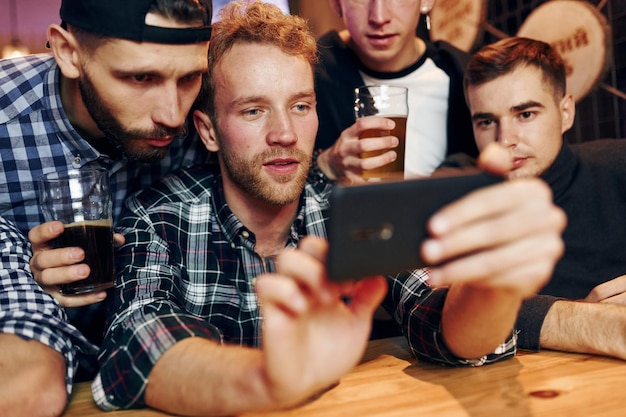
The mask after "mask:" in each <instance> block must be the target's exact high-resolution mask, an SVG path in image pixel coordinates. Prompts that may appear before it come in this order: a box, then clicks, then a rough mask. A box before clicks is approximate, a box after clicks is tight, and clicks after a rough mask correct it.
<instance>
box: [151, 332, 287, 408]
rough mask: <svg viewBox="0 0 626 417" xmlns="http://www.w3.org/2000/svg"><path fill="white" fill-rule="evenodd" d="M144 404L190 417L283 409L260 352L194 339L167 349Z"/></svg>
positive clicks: (154, 370)
mask: <svg viewBox="0 0 626 417" xmlns="http://www.w3.org/2000/svg"><path fill="white" fill-rule="evenodd" d="M146 403H147V404H148V405H149V406H150V407H153V408H157V409H160V410H163V411H167V412H170V413H176V414H182V415H190V416H223V415H234V414H238V413H241V412H244V411H250V410H255V411H256V410H264V409H273V408H277V406H280V404H279V401H278V400H276V399H273V398H271V396H270V394H269V392H268V390H267V383H266V379H265V374H264V368H263V356H262V351H261V350H260V349H252V348H246V347H240V346H224V345H219V344H217V343H216V342H213V341H210V340H207V339H203V338H200V337H192V338H188V339H185V340H182V341H180V342H178V343H177V344H176V345H174V346H173V347H172V348H170V349H169V350H167V351H166V352H165V353H164V354H163V356H162V357H161V358H159V360H158V361H157V363H156V364H155V366H154V368H153V369H152V371H151V372H150V377H149V382H148V386H147V388H146Z"/></svg>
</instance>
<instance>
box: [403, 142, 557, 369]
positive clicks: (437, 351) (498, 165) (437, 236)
mask: <svg viewBox="0 0 626 417" xmlns="http://www.w3.org/2000/svg"><path fill="white" fill-rule="evenodd" d="M502 151H504V150H503V149H502V148H500V147H497V146H491V147H487V148H486V150H485V151H483V154H481V158H480V163H481V166H483V168H486V169H488V170H489V171H491V172H495V173H498V172H503V171H505V170H506V168H507V166H508V165H507V161H508V160H509V157H508V155H507V154H506V153H504V154H503V153H502ZM505 152H506V151H505ZM565 223H566V219H565V215H564V214H563V212H562V210H560V209H558V208H557V207H556V206H554V204H553V203H552V195H551V192H550V189H549V188H548V187H547V185H546V184H545V183H543V182H542V181H540V180H538V179H524V180H515V181H507V182H504V183H501V184H497V185H494V186H491V187H486V188H484V189H481V190H477V191H475V192H473V193H470V194H469V195H467V196H465V197H464V198H462V199H460V200H458V201H456V202H454V203H452V204H450V205H448V206H446V207H444V208H443V209H441V210H440V211H439V212H437V213H435V215H434V216H433V217H432V218H431V220H430V221H429V225H428V227H429V231H430V233H431V235H432V238H431V239H429V240H427V241H426V242H425V243H424V245H423V247H422V256H423V258H424V259H425V260H426V261H427V262H429V263H430V264H433V265H438V266H437V267H435V268H432V269H430V270H428V278H427V279H428V283H429V285H430V286H431V287H435V288H437V287H443V286H448V287H449V290H448V292H447V294H446V295H445V296H442V295H441V293H442V289H436V290H434V291H433V293H432V295H431V294H430V293H429V292H428V291H425V292H420V293H419V294H420V296H419V297H418V298H416V300H415V306H409V305H405V306H404V307H403V308H402V311H396V312H394V313H393V314H394V317H396V320H399V321H401V322H403V323H404V327H405V331H406V332H407V335H408V337H409V342H410V344H411V346H412V347H414V353H416V355H417V356H418V357H420V355H424V358H426V359H429V360H434V361H441V362H443V363H450V362H451V361H450V357H449V355H450V354H452V355H454V356H456V357H458V358H467V359H475V360H474V361H472V362H470V363H469V364H476V363H478V364H480V363H485V362H486V361H489V360H491V359H490V358H489V357H487V358H481V357H483V356H485V355H489V353H490V352H493V351H494V349H496V348H497V347H498V345H499V344H501V343H502V342H503V341H504V340H506V338H507V336H508V335H511V332H512V329H513V326H514V324H515V319H516V317H517V312H518V310H519V307H520V305H521V303H522V301H523V300H524V299H525V298H527V297H530V296H532V295H533V294H534V293H536V291H537V290H538V289H539V288H541V287H542V286H543V285H545V283H546V282H547V280H548V279H549V277H550V276H551V274H552V270H553V268H554V265H555V263H556V261H557V260H558V259H559V258H560V256H561V254H562V253H563V242H562V239H561V232H562V230H563V228H564V227H565ZM418 284H419V283H418ZM405 285H406V284H405ZM413 285H414V284H410V285H409V287H411V286H413ZM400 287H402V286H400ZM391 288H392V292H393V290H394V288H395V286H394V285H392V287H391ZM412 291H414V292H415V290H414V289H412ZM437 299H439V301H436V302H435V301H433V300H437ZM396 300H406V299H405V297H397V298H396ZM405 304H406V301H405ZM423 304H425V305H428V307H426V308H424V307H423ZM432 306H434V307H432ZM392 309H393V307H392ZM425 312H426V313H425ZM407 314H408V315H416V316H417V319H413V318H408V319H407V318H405V317H402V316H403V315H407ZM429 315H432V316H431V317H428V316H429ZM438 315H439V317H438ZM420 316H421V318H420ZM407 323H409V324H410V323H413V324H412V326H413V327H414V328H415V327H418V326H430V329H429V332H423V331H420V330H417V331H416V330H415V329H414V330H411V329H408V330H407V327H406V326H407ZM427 333H429V334H431V335H432V336H429V337H430V338H431V340H430V341H429V342H424V341H420V340H416V341H411V337H413V335H417V334H422V335H423V334H427ZM439 333H440V334H439ZM439 338H441V340H439ZM442 342H443V343H442ZM504 346H509V347H510V348H506V347H505V348H503V347H501V348H500V349H498V352H500V353H502V350H503V349H505V350H506V349H509V350H511V349H512V348H514V343H511V342H507V343H506V345H504ZM446 350H447V351H448V352H447V353H444V354H442V353H441V352H444V351H446ZM513 351H514V350H513ZM509 356H510V353H509ZM496 358H497V356H496ZM457 362H458V363H456V362H454V361H452V362H451V363H452V364H455V363H456V364H463V362H462V361H457Z"/></svg>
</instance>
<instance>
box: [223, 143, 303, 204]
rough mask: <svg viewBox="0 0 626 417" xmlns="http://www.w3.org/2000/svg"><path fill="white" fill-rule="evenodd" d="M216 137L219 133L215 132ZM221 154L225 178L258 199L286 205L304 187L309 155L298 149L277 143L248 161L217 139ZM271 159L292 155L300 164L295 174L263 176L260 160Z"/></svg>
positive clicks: (261, 161) (296, 196) (298, 195)
mask: <svg viewBox="0 0 626 417" xmlns="http://www.w3.org/2000/svg"><path fill="white" fill-rule="evenodd" d="M216 134H217V136H218V138H221V135H220V134H219V133H218V132H216ZM219 142H220V151H219V152H220V155H221V158H222V162H223V163H222V167H223V168H224V170H225V171H226V172H224V173H222V174H226V175H228V178H230V179H231V181H232V182H233V183H234V184H235V185H237V186H238V187H239V188H240V189H241V190H243V191H244V192H245V193H247V194H248V195H250V196H252V197H255V198H257V199H259V200H260V201H262V202H264V203H265V204H268V205H271V206H281V207H282V206H286V205H288V204H291V203H293V202H295V201H297V200H298V199H299V198H300V195H301V194H302V191H303V190H304V185H305V184H306V179H307V176H308V172H309V169H310V167H311V156H312V155H310V154H309V155H307V154H306V152H303V151H302V150H300V149H286V148H283V147H280V146H276V147H273V148H271V149H268V150H267V151H265V152H262V153H260V154H258V155H255V156H254V157H253V158H252V159H251V160H246V159H244V158H243V157H241V156H240V155H239V154H237V152H233V151H231V150H230V149H229V148H228V146H224V141H223V140H221V139H220V141H219ZM274 158H293V159H295V160H297V161H299V162H300V167H299V169H298V171H297V172H296V174H294V175H277V176H272V177H269V176H266V175H263V174H262V170H263V163H264V162H265V161H268V160H271V159H274Z"/></svg>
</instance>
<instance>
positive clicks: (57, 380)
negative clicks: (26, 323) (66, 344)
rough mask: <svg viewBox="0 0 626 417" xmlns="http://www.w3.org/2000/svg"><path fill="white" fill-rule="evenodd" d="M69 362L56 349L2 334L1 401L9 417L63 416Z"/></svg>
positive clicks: (0, 343) (0, 348) (0, 347)
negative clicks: (66, 367)
mask: <svg viewBox="0 0 626 417" xmlns="http://www.w3.org/2000/svg"><path fill="white" fill-rule="evenodd" d="M65 366H66V365H65V359H64V358H63V355H61V354H60V353H59V352H57V351H55V350H54V349H52V348H50V347H48V346H46V345H44V344H43V343H39V342H37V341H35V340H24V339H22V338H21V337H19V336H16V335H14V334H0V369H2V372H0V399H2V410H1V411H0V414H2V415H6V416H29V417H37V416H60V415H61V413H62V412H63V410H64V409H65V404H66V401H67V392H66V387H65Z"/></svg>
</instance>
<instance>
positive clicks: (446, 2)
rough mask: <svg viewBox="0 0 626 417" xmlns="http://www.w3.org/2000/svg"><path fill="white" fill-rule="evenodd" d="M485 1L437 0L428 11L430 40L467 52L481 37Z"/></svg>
mask: <svg viewBox="0 0 626 417" xmlns="http://www.w3.org/2000/svg"><path fill="white" fill-rule="evenodd" d="M486 7H487V0H437V1H436V2H435V6H434V7H433V9H432V10H431V11H430V39H432V40H433V41H436V40H444V41H446V42H448V43H451V44H452V45H454V46H456V47H457V48H459V49H460V50H462V51H465V52H469V51H470V50H471V49H472V48H473V47H474V46H475V44H476V41H477V39H478V38H479V36H480V35H482V31H483V22H484V20H485V15H486Z"/></svg>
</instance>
